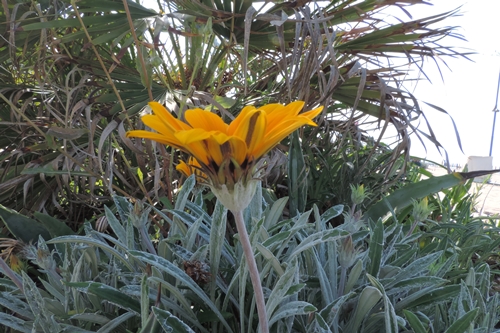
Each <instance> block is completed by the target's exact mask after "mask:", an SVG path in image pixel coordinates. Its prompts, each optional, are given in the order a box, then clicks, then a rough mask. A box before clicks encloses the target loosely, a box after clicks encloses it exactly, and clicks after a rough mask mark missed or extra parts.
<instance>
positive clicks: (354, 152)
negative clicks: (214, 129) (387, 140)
mask: <svg viewBox="0 0 500 333" xmlns="http://www.w3.org/2000/svg"><path fill="white" fill-rule="evenodd" d="M423 3H424V1H422V0H405V1H397V2H396V1H392V0H331V1H324V2H323V1H322V2H319V1H318V2H316V1H295V2H278V1H272V2H269V3H268V4H267V5H266V6H264V4H263V3H253V2H252V1H248V0H233V1H219V0H214V1H202V0H196V1H183V0H169V1H164V2H158V4H157V5H156V4H155V6H157V8H156V9H154V10H153V9H148V8H147V7H148V6H149V5H140V4H138V3H136V2H132V1H116V0H98V1H97V0H81V1H78V2H75V1H57V0H54V1H40V2H37V1H32V2H29V1H12V0H6V1H4V2H2V5H1V7H0V35H1V37H2V38H0V133H1V135H0V204H1V205H0V221H1V222H0V235H1V237H2V239H1V241H0V247H1V249H2V252H1V253H0V273H1V274H2V275H1V276H0V310H1V312H0V332H162V331H166V332H257V316H256V309H255V304H254V298H253V296H254V295H253V290H252V287H251V284H250V281H249V279H248V269H247V267H246V265H245V261H244V260H242V258H243V257H242V249H241V245H240V242H239V238H238V234H236V233H235V228H234V223H233V217H232V215H231V214H230V213H228V212H227V210H226V209H225V208H224V207H222V205H221V204H220V203H219V202H217V200H215V198H214V197H213V195H211V193H210V192H208V191H207V190H206V189H203V188H201V187H199V185H195V183H194V178H188V179H183V178H181V177H180V176H179V174H177V173H176V171H175V168H174V165H175V164H176V163H177V161H178V160H179V157H180V156H179V153H178V152H175V151H174V150H172V149H171V148H170V147H165V146H162V145H160V144H156V143H154V142H150V141H141V140H130V139H128V138H126V137H125V132H126V131H127V130H131V129H140V128H141V127H142V126H143V125H142V124H141V122H140V121H139V117H138V115H139V114H140V113H141V112H143V111H144V110H145V107H146V104H147V102H148V101H149V100H158V101H160V102H162V103H164V104H165V105H166V106H167V107H168V108H169V109H170V110H171V111H172V113H173V114H176V115H177V116H178V117H179V118H181V119H182V115H183V112H184V111H185V110H186V109H187V108H189V107H193V106H196V107H201V108H206V109H207V110H210V111H211V112H217V113H218V114H220V115H222V116H223V117H225V118H227V119H231V118H233V117H234V116H235V115H236V114H237V112H239V110H241V108H242V106H243V105H247V104H255V105H261V104H264V103H271V102H272V103H275V102H279V103H288V102H291V101H293V100H297V99H299V100H304V101H305V102H306V105H307V107H308V108H313V107H316V106H318V105H323V106H325V111H324V112H323V114H322V115H321V116H320V118H319V119H317V120H318V124H319V126H318V127H316V128H308V129H304V130H301V131H298V132H296V133H294V134H293V135H292V136H291V137H290V138H289V139H287V140H285V141H283V142H282V144H281V145H280V147H278V149H275V150H273V151H272V152H271V153H270V154H269V156H268V157H267V159H266V163H265V166H266V174H265V176H264V177H263V178H262V187H261V188H259V190H258V192H257V195H256V196H255V197H254V199H253V202H252V204H251V205H250V207H249V208H248V209H247V210H246V211H245V220H246V224H247V229H248V230H249V232H250V237H251V241H252V244H253V247H254V251H255V254H256V259H257V262H258V265H259V270H260V273H261V280H262V285H263V287H264V290H265V296H266V299H267V305H266V306H267V312H268V314H269V320H270V323H271V325H272V326H271V330H272V332H335V333H337V332H380V331H383V332H417V333H420V332H449V333H452V332H453V333H455V332H494V331H495V330H499V329H498V328H497V327H498V325H499V321H500V318H499V313H500V312H499V311H498V302H499V296H498V290H499V287H498V285H497V283H496V282H497V281H496V280H495V278H496V277H497V276H498V274H499V271H498V246H499V244H500V237H499V236H498V235H499V233H498V231H499V230H498V228H497V223H498V220H495V219H493V218H487V217H481V216H475V215H474V214H473V207H474V199H475V198H474V196H471V195H469V194H468V189H469V186H470V183H467V182H466V180H467V179H468V178H470V177H469V175H467V174H460V173H455V174H450V175H446V176H443V177H435V178H434V177H431V178H430V179H428V180H424V179H423V178H422V177H423V176H430V175H429V174H428V172H427V171H425V170H424V169H423V168H421V167H420V166H418V165H416V164H415V163H413V162H411V161H410V155H409V147H410V133H412V132H413V133H415V134H417V135H420V136H421V137H422V139H423V140H426V141H425V142H427V143H430V144H434V145H436V146H437V147H440V145H439V143H438V142H437V141H436V140H435V138H434V136H433V132H432V130H429V131H428V132H423V131H422V129H421V128H418V127H417V124H419V123H422V122H425V117H423V113H422V110H421V109H420V108H419V103H418V101H417V99H416V98H415V97H414V96H413V95H411V94H410V93H408V92H407V91H405V90H404V80H401V79H400V78H401V77H405V76H403V74H405V73H407V72H408V71H409V70H412V69H417V70H421V66H419V63H420V64H421V62H423V61H424V59H426V58H435V57H440V58H446V57H447V56H452V57H455V56H465V55H464V54H460V53H459V52H457V51H456V50H454V49H453V48H451V47H448V46H446V45H442V44H441V43H445V42H448V41H450V39H449V38H444V37H450V36H452V37H453V36H455V37H459V36H457V35H455V33H454V28H453V27H446V26H444V24H445V22H446V18H447V17H449V16H451V15H454V14H455V13H456V12H455V11H451V12H448V13H443V14H440V15H436V16H433V17H428V18H420V19H412V18H411V17H410V16H409V15H407V13H408V12H411V6H412V5H422V4H423ZM391 8H397V9H402V10H401V11H399V13H403V16H402V17H393V16H391V15H388V14H386V13H390V11H389V10H390V9H391ZM451 42H452V40H451ZM144 112H147V110H146V111H144ZM375 128H378V129H379V130H380V131H379V133H381V134H380V137H375V138H373V137H371V133H373V132H370V130H372V129H375ZM391 129H392V130H393V131H395V132H396V133H397V139H396V141H397V142H396V144H395V145H392V146H387V145H386V144H383V143H382V142H381V137H382V135H383V134H384V133H385V132H387V131H390V130H391ZM442 189H445V190H443V191H442V192H441V193H440V194H439V195H437V194H436V193H438V192H439V191H441V190H442Z"/></svg>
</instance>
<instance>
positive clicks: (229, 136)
mask: <svg viewBox="0 0 500 333" xmlns="http://www.w3.org/2000/svg"><path fill="white" fill-rule="evenodd" d="M149 106H150V107H151V109H152V110H153V113H154V114H153V115H147V116H143V117H142V121H143V122H144V124H146V125H147V126H149V127H150V128H152V129H153V130H155V131H156V132H150V131H144V130H136V131H129V132H127V137H138V138H145V139H151V140H155V141H157V142H160V143H163V144H165V145H168V146H171V147H174V148H177V149H179V150H182V151H184V152H186V153H188V154H189V155H190V156H191V157H192V159H189V161H188V162H187V163H185V162H181V163H180V164H179V165H178V166H177V170H179V171H181V172H182V173H184V174H185V175H188V176H189V175H191V174H192V173H193V171H195V170H197V171H195V172H194V173H195V174H196V175H197V176H199V177H202V178H203V179H204V181H205V182H206V183H207V184H208V185H209V186H210V187H211V188H212V190H214V194H215V195H217V194H218V193H217V191H218V190H220V189H221V188H226V189H227V191H228V193H230V194H231V195H233V196H234V193H233V192H234V191H235V188H236V187H238V188H240V187H241V186H243V187H246V186H247V185H248V184H249V183H250V182H252V180H253V181H255V177H254V176H255V172H256V163H257V162H258V160H259V159H260V158H261V157H262V156H263V155H264V154H266V153H267V152H268V151H269V150H271V149H272V148H273V147H274V146H275V145H277V144H278V143H279V142H280V141H281V140H283V139H284V138H285V137H287V136H288V135H289V134H290V133H292V132H293V131H295V130H296V129H298V128H299V127H301V126H303V125H310V126H316V123H315V122H314V121H313V120H312V119H313V118H314V117H316V116H317V115H318V114H319V113H320V112H321V110H322V109H323V107H319V108H316V109H314V110H312V111H308V112H304V113H300V111H301V110H302V108H303V107H304V102H302V101H297V102H293V103H290V104H287V105H282V104H268V105H264V106H262V107H260V108H256V107H254V106H246V107H244V108H243V109H242V110H241V112H240V114H239V115H238V116H237V117H236V119H234V120H233V121H232V122H231V123H230V124H226V123H225V122H224V121H223V120H222V118H221V117H219V116H218V115H216V114H214V113H212V112H210V111H205V110H202V109H190V110H187V111H186V112H185V114H184V116H185V119H186V122H183V121H181V120H179V119H177V118H174V117H173V116H172V115H171V114H170V112H168V111H167V109H165V108H164V107H163V106H162V105H161V104H159V103H157V102H150V103H149ZM238 184H240V185H241V186H240V185H238ZM240 190H242V188H240ZM245 192H247V191H245ZM252 195H253V193H252ZM217 197H219V195H217ZM219 199H220V197H219ZM250 199H251V198H250ZM245 201H246V200H245ZM248 202H249V201H248ZM226 207H227V208H229V209H231V207H228V206H226Z"/></svg>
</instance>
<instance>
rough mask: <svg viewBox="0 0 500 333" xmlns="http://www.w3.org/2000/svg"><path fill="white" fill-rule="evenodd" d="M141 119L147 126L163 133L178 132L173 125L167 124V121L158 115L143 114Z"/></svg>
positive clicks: (171, 133)
mask: <svg viewBox="0 0 500 333" xmlns="http://www.w3.org/2000/svg"><path fill="white" fill-rule="evenodd" d="M141 120H142V122H143V123H144V124H145V125H146V126H148V127H149V128H152V129H154V130H155V131H157V132H159V133H161V134H170V135H173V133H174V132H176V131H175V130H174V129H172V127H170V126H167V125H165V123H164V122H163V121H162V120H161V119H160V118H159V117H158V116H155V115H152V114H148V115H145V116H142V117H141Z"/></svg>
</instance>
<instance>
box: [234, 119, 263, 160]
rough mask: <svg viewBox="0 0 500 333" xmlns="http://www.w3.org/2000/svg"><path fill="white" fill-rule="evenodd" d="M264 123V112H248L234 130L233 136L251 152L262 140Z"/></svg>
mask: <svg viewBox="0 0 500 333" xmlns="http://www.w3.org/2000/svg"><path fill="white" fill-rule="evenodd" d="M266 123H267V114H266V113H265V112H264V111H262V110H255V111H254V112H249V113H248V114H247V115H246V116H245V118H244V119H242V121H241V122H240V123H239V126H238V127H237V128H236V129H235V130H234V136H237V137H239V138H240V139H242V140H243V141H244V142H245V143H246V146H247V149H248V151H253V150H254V148H255V147H256V146H257V145H258V144H260V143H261V142H262V140H263V138H264V134H265V131H266Z"/></svg>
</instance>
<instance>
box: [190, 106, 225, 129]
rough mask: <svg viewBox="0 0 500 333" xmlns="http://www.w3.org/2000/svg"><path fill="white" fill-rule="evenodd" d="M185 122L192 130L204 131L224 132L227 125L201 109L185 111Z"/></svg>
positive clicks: (213, 114)
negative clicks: (199, 129) (200, 129)
mask: <svg viewBox="0 0 500 333" xmlns="http://www.w3.org/2000/svg"><path fill="white" fill-rule="evenodd" d="M184 117H185V118H186V121H187V122H188V123H189V125H191V126H192V127H193V128H202V129H204V130H206V131H221V132H226V130H227V126H228V125H227V124H226V123H225V122H224V121H223V120H222V118H221V117H219V116H218V115H216V114H215V113H212V112H210V111H205V110H202V109H192V110H187V111H186V113H185V114H184Z"/></svg>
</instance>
